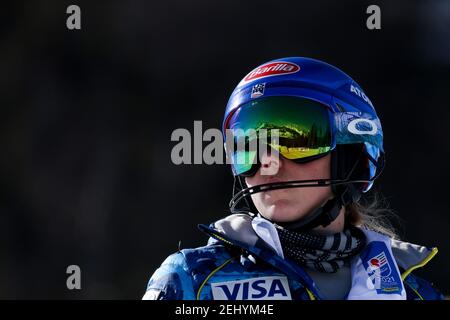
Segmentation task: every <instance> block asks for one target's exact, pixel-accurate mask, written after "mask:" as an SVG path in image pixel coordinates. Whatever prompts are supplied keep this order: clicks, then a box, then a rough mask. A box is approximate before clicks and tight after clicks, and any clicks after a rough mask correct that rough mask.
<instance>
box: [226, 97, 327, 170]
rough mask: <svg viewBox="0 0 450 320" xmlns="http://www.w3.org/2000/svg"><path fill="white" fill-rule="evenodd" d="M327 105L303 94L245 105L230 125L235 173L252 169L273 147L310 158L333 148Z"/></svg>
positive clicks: (297, 157) (292, 157)
mask: <svg viewBox="0 0 450 320" xmlns="http://www.w3.org/2000/svg"><path fill="white" fill-rule="evenodd" d="M329 117H330V116H329V112H328V110H327V107H326V106H324V105H322V104H321V103H319V102H316V101H313V100H309V99H305V98H299V97H267V98H260V99H257V100H254V101H251V102H249V103H247V104H245V105H243V106H241V107H240V108H239V109H238V110H236V111H235V113H234V114H233V115H232V116H231V118H230V119H229V121H228V124H227V137H226V147H227V154H228V156H229V157H230V159H231V164H232V168H233V172H234V174H235V175H239V174H245V173H246V172H249V171H250V170H251V169H252V167H253V165H254V164H256V163H257V161H258V159H257V158H258V156H259V157H260V156H261V155H262V152H264V150H263V148H261V146H265V147H266V148H265V149H267V147H268V146H269V147H270V148H272V149H275V150H276V151H277V152H278V153H279V154H281V155H282V156H283V157H285V158H286V159H289V160H300V159H302V160H303V161H307V160H308V158H315V157H317V156H319V155H321V154H325V153H327V152H329V151H330V150H331V149H332V135H331V127H330V118H329Z"/></svg>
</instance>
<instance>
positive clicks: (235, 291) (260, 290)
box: [211, 277, 292, 300]
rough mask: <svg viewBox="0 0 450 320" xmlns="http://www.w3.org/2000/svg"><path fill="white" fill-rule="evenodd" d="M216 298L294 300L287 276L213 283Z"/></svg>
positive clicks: (213, 292) (212, 288)
mask: <svg viewBox="0 0 450 320" xmlns="http://www.w3.org/2000/svg"><path fill="white" fill-rule="evenodd" d="M211 290H212V294H213V297H214V300H292V298H291V291H290V290H289V284H288V280H287V278H286V277H258V278H251V279H244V280H237V281H227V282H216V283H212V284H211Z"/></svg>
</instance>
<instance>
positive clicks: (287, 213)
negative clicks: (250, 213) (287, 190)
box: [264, 199, 301, 222]
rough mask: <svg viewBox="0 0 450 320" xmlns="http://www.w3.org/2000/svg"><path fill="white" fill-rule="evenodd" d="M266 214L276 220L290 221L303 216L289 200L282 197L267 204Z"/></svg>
mask: <svg viewBox="0 0 450 320" xmlns="http://www.w3.org/2000/svg"><path fill="white" fill-rule="evenodd" d="M264 212H265V214H264V216H265V217H266V218H268V219H270V220H271V221H274V222H290V221H295V220H298V219H300V218H301V216H300V217H299V216H298V210H295V209H294V207H293V205H292V203H291V202H290V201H289V200H285V199H281V200H277V201H275V202H273V203H272V204H270V205H268V206H265V210H264Z"/></svg>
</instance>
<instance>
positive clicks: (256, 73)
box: [241, 61, 300, 83]
mask: <svg viewBox="0 0 450 320" xmlns="http://www.w3.org/2000/svg"><path fill="white" fill-rule="evenodd" d="M299 70H300V67H299V66H298V65H296V64H295V63H292V62H286V61H277V62H271V63H266V64H263V65H262V66H259V67H257V68H256V69H253V70H252V71H251V72H250V73H249V74H248V75H246V76H245V78H244V79H243V80H242V82H241V83H247V82H250V81H253V80H256V79H261V78H265V77H272V76H280V75H283V74H290V73H295V72H298V71H299Z"/></svg>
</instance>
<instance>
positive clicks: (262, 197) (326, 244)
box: [144, 57, 442, 300]
mask: <svg viewBox="0 0 450 320" xmlns="http://www.w3.org/2000/svg"><path fill="white" fill-rule="evenodd" d="M249 129H250V130H254V132H256V133H258V134H259V133H262V132H263V131H262V129H267V130H266V131H265V132H266V136H262V135H257V136H251V135H248V136H247V137H246V139H244V141H247V144H246V145H245V144H244V145H245V146H247V147H246V148H242V147H241V148H240V147H239V141H242V132H248V130H249ZM223 130H224V136H225V137H226V141H225V142H226V144H225V145H226V150H227V155H228V157H229V159H231V160H232V161H231V163H232V164H231V167H232V171H233V174H234V176H235V187H236V186H237V187H239V188H240V189H241V190H240V191H239V192H236V193H234V196H233V199H232V201H231V202H230V208H231V211H232V213H233V214H232V215H230V216H228V217H226V218H224V219H222V220H219V221H217V222H215V223H213V224H211V225H210V226H207V225H200V226H199V228H200V229H201V230H202V231H204V232H205V233H206V234H208V235H209V236H210V240H209V242H208V245H207V246H205V247H200V248H195V249H186V250H181V251H179V252H177V253H175V254H173V255H171V256H169V257H168V258H167V259H166V261H164V263H163V264H162V265H161V267H160V268H159V269H158V270H157V271H156V272H155V273H154V274H153V276H152V277H151V279H150V281H149V283H148V287H147V292H146V294H145V296H144V299H177V300H185V299H216V300H262V299H268V300H276V299H283V300H285V299H294V300H305V299H306V300H308V299H348V300H356V299H371V300H386V299H390V300H406V299H441V298H442V295H441V294H440V293H439V292H438V291H437V290H436V289H434V288H433V286H432V285H431V284H430V283H428V282H427V281H425V280H423V279H421V278H419V277H417V276H415V275H413V274H412V271H413V270H415V269H417V268H419V267H423V266H424V265H425V264H426V263H427V262H428V261H429V260H431V258H432V257H433V256H434V255H435V254H436V253H437V249H436V248H426V247H422V246H418V245H414V244H410V243H406V242H401V241H399V240H397V239H395V233H393V232H391V231H390V230H389V229H387V228H384V227H382V225H383V224H382V223H379V222H380V219H377V218H376V217H374V216H373V215H372V216H370V215H367V211H370V208H365V207H364V206H363V205H362V204H361V203H362V202H361V201H362V200H363V199H362V195H363V194H364V193H366V192H367V191H369V189H370V188H371V187H372V184H373V182H374V180H375V179H376V178H377V177H378V176H379V175H380V173H381V171H382V169H383V166H384V150H383V134H382V129H381V124H380V121H379V119H378V117H377V114H376V112H375V109H374V107H373V105H372V103H371V101H370V100H369V98H368V97H367V96H366V95H365V94H364V92H363V91H362V89H361V88H360V87H359V85H358V84H357V83H356V82H355V81H354V80H352V79H351V78H350V77H349V76H347V75H346V74H345V73H343V72H342V71H341V70H339V69H337V68H335V67H333V66H331V65H329V64H326V63H324V62H321V61H318V60H314V59H308V58H298V57H292V58H284V59H278V60H273V61H270V62H268V63H265V64H263V65H261V66H259V67H257V68H255V69H254V70H252V71H251V72H250V73H249V74H248V75H246V77H244V79H243V80H242V81H241V82H240V83H239V85H238V86H237V87H236V89H235V90H234V91H233V94H232V95H231V98H230V100H229V102H228V105H227V108H226V112H225V118H224V122H223ZM227 130H228V131H227ZM239 130H241V131H239ZM272 130H274V131H272ZM230 131H231V132H232V135H226V132H230ZM239 132H240V133H239ZM268 132H270V133H268ZM249 137H257V138H258V141H260V142H261V141H263V144H258V145H259V146H262V145H265V146H266V147H267V148H266V150H262V148H260V149H258V150H254V149H252V148H249V147H248V146H249V145H250V143H249V142H250V141H251V140H252V139H251V138H249ZM263 137H266V138H265V139H263ZM267 138H268V139H267ZM236 146H238V147H236ZM256 151H259V153H260V154H259V157H258V155H257V152H256ZM239 159H241V161H239ZM242 159H244V160H243V161H242ZM233 190H235V188H234V189H233ZM243 203H245V205H244V206H243V205H242V204H243Z"/></svg>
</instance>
